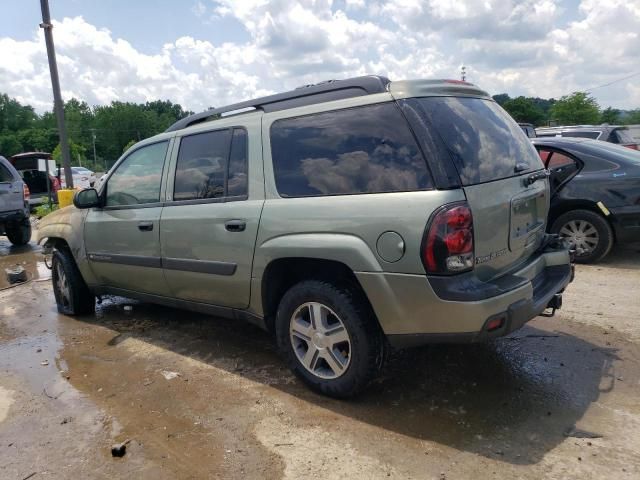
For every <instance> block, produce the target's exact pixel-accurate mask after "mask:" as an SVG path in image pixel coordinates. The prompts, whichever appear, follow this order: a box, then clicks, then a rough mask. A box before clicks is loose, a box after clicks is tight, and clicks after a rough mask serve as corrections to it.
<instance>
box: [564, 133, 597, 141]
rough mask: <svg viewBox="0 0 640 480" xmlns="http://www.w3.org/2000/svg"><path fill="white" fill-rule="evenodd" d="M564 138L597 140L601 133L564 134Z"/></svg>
mask: <svg viewBox="0 0 640 480" xmlns="http://www.w3.org/2000/svg"><path fill="white" fill-rule="evenodd" d="M562 136H563V137H578V138H593V139H594V140H596V139H597V138H598V137H599V136H600V132H562Z"/></svg>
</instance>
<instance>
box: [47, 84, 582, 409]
mask: <svg viewBox="0 0 640 480" xmlns="http://www.w3.org/2000/svg"><path fill="white" fill-rule="evenodd" d="M74 205H75V207H69V208H66V209H62V210H60V211H58V212H55V213H53V214H51V215H49V216H47V217H46V218H45V219H44V221H43V222H42V223H41V224H40V229H39V232H38V241H39V242H41V243H44V244H45V246H46V249H47V251H49V252H52V253H53V274H52V279H53V286H54V293H55V298H56V302H57V304H58V310H59V311H60V312H62V313H64V314H69V315H75V314H85V313H90V312H91V311H92V310H93V308H94V305H95V296H100V295H105V294H108V295H120V296H124V297H130V298H135V299H139V300H142V301H148V302H154V303H159V304H163V305H169V306H172V307H178V308H185V309H190V310H194V311H198V312H206V313H210V314H212V315H216V316H221V317H228V318H232V319H237V320H241V319H242V320H248V321H251V322H254V323H256V324H258V325H260V326H261V327H263V328H264V329H266V330H268V331H270V332H273V333H274V335H275V337H276V339H277V343H278V346H279V348H280V350H281V352H282V354H283V356H284V358H285V359H286V361H287V363H288V364H289V366H290V367H291V369H292V370H293V371H294V372H295V373H296V375H298V377H300V378H301V379H302V380H303V381H304V382H305V383H307V384H308V385H309V386H310V387H312V388H313V389H315V390H317V391H320V392H322V393H324V394H327V395H331V396H336V397H348V396H351V395H354V394H356V393H357V392H359V391H361V390H362V389H363V388H364V387H365V386H366V385H367V384H368V383H369V382H370V381H371V380H372V379H373V378H374V377H375V376H376V375H377V374H378V372H379V370H380V368H381V366H382V364H383V359H384V357H385V355H384V354H385V351H386V350H387V349H388V348H389V346H392V347H406V346H412V345H420V344H424V343H429V342H443V341H446V342H473V341H480V340H484V339H489V338H493V337H498V336H502V335H505V334H507V333H509V332H512V331H513V330H515V329H517V328H519V327H521V326H522V325H523V324H524V323H526V322H527V321H529V320H531V319H532V318H534V317H535V316H537V315H539V314H541V313H543V312H548V310H547V308H550V309H551V313H552V312H553V311H555V309H556V308H559V307H560V305H561V292H562V291H563V289H564V288H565V287H566V286H567V284H568V283H569V282H570V281H571V279H572V275H573V271H572V265H571V262H570V256H569V251H568V249H567V247H566V246H565V245H564V244H563V243H562V242H560V241H559V240H558V239H557V237H554V236H550V235H547V234H545V223H546V218H547V211H548V208H549V184H548V179H547V172H546V171H545V170H544V168H543V165H542V163H541V161H540V157H539V156H538V155H537V153H536V151H535V149H534V148H533V146H532V145H531V143H530V142H529V141H528V139H527V137H526V136H525V135H524V133H523V132H522V130H521V129H520V127H519V126H518V124H517V123H515V122H514V121H513V120H512V119H511V118H510V117H509V116H508V115H507V114H506V113H505V112H504V111H503V110H502V109H501V108H500V107H499V106H498V105H497V104H496V103H495V102H494V101H493V100H492V99H491V97H490V96H489V95H488V94H487V93H485V92H484V91H482V90H479V89H478V88H476V87H475V86H473V85H471V84H469V83H464V82H459V81H440V80H438V81H435V80H415V81H398V82H390V81H389V80H388V79H386V78H384V77H378V76H367V77H359V78H353V79H348V80H341V81H330V82H324V83H321V84H317V85H308V86H305V87H302V88H299V89H296V90H293V91H291V92H286V93H282V94H277V95H272V96H269V97H264V98H259V99H256V100H251V101H247V102H242V103H238V104H234V105H230V106H228V107H223V108H218V109H212V110H209V111H207V112H203V113H200V114H196V115H192V116H190V117H188V118H185V119H183V120H180V121H178V122H177V123H176V124H174V125H173V126H171V127H170V128H169V129H168V130H167V131H166V132H164V133H162V134H160V135H157V136H155V137H153V138H149V139H147V140H143V141H142V142H139V143H138V144H136V145H134V146H133V147H131V149H129V150H128V151H127V152H126V153H125V154H124V155H123V156H122V158H120V160H119V161H118V163H117V164H116V165H115V166H114V168H112V169H111V171H110V173H109V175H108V178H107V179H106V180H105V181H104V182H102V183H101V185H100V187H99V189H98V190H95V189H86V190H83V191H81V192H79V193H77V194H76V196H75V199H74Z"/></svg>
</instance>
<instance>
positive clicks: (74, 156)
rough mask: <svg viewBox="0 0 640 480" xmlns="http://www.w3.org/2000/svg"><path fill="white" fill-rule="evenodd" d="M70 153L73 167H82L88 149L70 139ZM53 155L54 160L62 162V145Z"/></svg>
mask: <svg viewBox="0 0 640 480" xmlns="http://www.w3.org/2000/svg"><path fill="white" fill-rule="evenodd" d="M69 153H70V154H71V164H72V165H80V164H81V161H82V160H83V159H85V158H86V149H85V148H84V147H83V146H82V145H80V144H79V143H76V142H74V141H73V140H72V139H69ZM52 155H53V159H54V160H56V161H60V160H61V159H62V152H61V149H60V144H58V145H57V146H56V148H54V150H53V153H52ZM85 163H86V162H85Z"/></svg>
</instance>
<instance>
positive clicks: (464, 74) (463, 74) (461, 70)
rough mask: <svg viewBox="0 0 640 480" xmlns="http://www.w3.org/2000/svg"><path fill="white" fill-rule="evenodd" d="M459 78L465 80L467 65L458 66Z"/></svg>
mask: <svg viewBox="0 0 640 480" xmlns="http://www.w3.org/2000/svg"><path fill="white" fill-rule="evenodd" d="M460 80H462V81H463V82H466V81H467V67H465V66H464V65H462V67H460Z"/></svg>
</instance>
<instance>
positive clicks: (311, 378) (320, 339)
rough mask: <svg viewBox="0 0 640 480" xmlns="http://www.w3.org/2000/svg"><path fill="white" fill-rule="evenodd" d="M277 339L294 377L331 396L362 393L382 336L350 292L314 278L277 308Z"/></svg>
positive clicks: (377, 360)
mask: <svg viewBox="0 0 640 480" xmlns="http://www.w3.org/2000/svg"><path fill="white" fill-rule="evenodd" d="M276 336H277V340H278V347H279V349H280V351H281V353H282V354H283V356H284V357H285V359H286V361H287V363H288V365H289V367H290V368H291V370H292V371H293V372H294V373H295V374H296V375H297V376H298V378H300V379H301V380H302V381H304V383H306V384H307V385H308V386H309V387H311V388H312V389H313V390H315V391H317V392H320V393H323V394H325V395H329V396H332V397H338V398H346V397H351V396H354V395H356V394H357V393H359V392H361V391H362V390H363V389H364V388H365V387H366V386H367V385H368V384H369V382H370V381H371V380H373V379H374V378H375V377H376V375H377V374H378V372H379V370H380V367H381V366H382V353H383V337H382V333H381V331H380V328H379V327H378V325H377V322H376V321H375V318H373V314H372V312H371V309H370V307H369V306H368V304H367V303H366V302H365V301H364V299H362V298H361V296H360V295H359V294H358V292H356V291H355V289H350V288H346V287H338V286H336V285H332V284H331V283H328V282H324V281H319V280H306V281H303V282H300V283H298V284H297V285H294V286H293V287H291V289H290V290H289V291H288V292H287V293H286V294H285V295H284V297H283V298H282V300H281V302H280V305H279V307H278V312H277V317H276Z"/></svg>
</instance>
